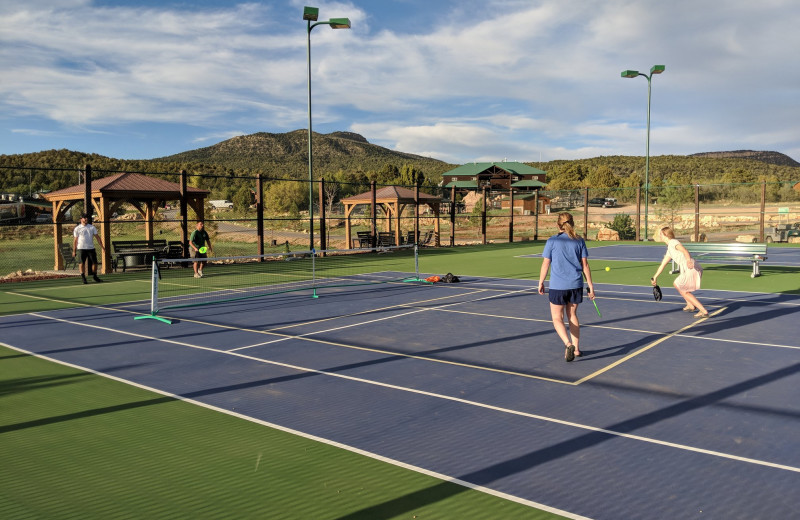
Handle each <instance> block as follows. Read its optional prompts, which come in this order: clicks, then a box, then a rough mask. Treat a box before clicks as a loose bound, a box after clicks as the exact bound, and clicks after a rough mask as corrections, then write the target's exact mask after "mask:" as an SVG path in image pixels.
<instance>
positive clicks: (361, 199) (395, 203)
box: [341, 186, 441, 248]
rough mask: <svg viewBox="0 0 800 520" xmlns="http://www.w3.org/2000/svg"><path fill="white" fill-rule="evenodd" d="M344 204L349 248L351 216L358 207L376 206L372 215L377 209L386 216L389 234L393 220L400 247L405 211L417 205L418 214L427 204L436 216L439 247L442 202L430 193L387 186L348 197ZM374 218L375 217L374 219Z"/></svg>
mask: <svg viewBox="0 0 800 520" xmlns="http://www.w3.org/2000/svg"><path fill="white" fill-rule="evenodd" d="M417 193H419V198H417ZM341 202H342V204H343V205H344V214H345V219H346V220H347V223H346V226H345V240H346V241H347V247H348V248H350V247H352V243H353V242H352V232H351V230H350V216H351V214H352V213H353V210H354V209H355V208H356V206H359V205H361V204H369V205H370V206H372V205H373V203H374V204H375V207H374V208H372V212H371V214H372V215H375V214H376V213H377V208H380V209H381V210H382V211H383V213H384V214H385V215H386V220H385V225H384V228H385V230H386V231H387V232H391V231H392V220H394V221H395V222H396V225H395V226H394V243H395V245H400V243H401V238H400V237H401V236H402V233H401V230H400V216H401V215H402V214H403V210H404V209H405V208H406V206H409V205H415V207H416V210H417V211H416V213H417V214H418V211H419V206H420V205H422V204H425V205H427V206H429V207H430V208H431V209H432V210H433V213H434V215H435V220H434V226H435V227H434V232H435V233H434V236H435V237H436V245H437V246H438V245H439V205H440V202H441V200H440V199H439V197H436V196H435V195H430V194H428V193H423V192H416V191H415V190H410V189H408V188H400V187H397V186H385V187H383V188H380V189H375V188H374V187H373V189H372V190H370V191H366V192H364V193H361V194H359V195H353V196H352V197H347V198H346V199H342V201H341ZM373 218H374V217H373ZM372 225H373V234H374V233H375V232H377V230H376V229H374V228H375V227H376V223H375V221H374V220H373V224H372ZM417 230H418V228H417Z"/></svg>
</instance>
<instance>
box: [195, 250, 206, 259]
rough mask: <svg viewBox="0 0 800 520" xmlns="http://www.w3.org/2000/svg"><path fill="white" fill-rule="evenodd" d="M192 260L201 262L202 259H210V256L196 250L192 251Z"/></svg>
mask: <svg viewBox="0 0 800 520" xmlns="http://www.w3.org/2000/svg"><path fill="white" fill-rule="evenodd" d="M192 258H196V259H198V260H200V259H201V258H208V256H207V255H206V253H201V252H200V251H195V250H194V249H192Z"/></svg>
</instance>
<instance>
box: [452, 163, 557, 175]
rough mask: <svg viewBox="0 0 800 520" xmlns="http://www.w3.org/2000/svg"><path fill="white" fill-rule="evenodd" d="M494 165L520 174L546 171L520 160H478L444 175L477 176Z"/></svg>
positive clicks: (538, 173)
mask: <svg viewBox="0 0 800 520" xmlns="http://www.w3.org/2000/svg"><path fill="white" fill-rule="evenodd" d="M492 166H496V167H498V168H500V169H501V170H505V171H507V172H511V173H516V174H518V175H541V174H544V173H547V172H545V171H544V170H540V169H539V168H534V167H533V166H528V165H527V164H523V163H520V162H505V161H504V162H476V163H467V164H462V165H461V166H459V167H457V168H454V169H452V170H450V171H449V172H445V173H443V174H442V175H452V176H457V177H461V176H464V177H466V176H473V177H474V176H475V175H478V174H479V173H482V172H484V171H486V170H488V169H489V168H491V167H492Z"/></svg>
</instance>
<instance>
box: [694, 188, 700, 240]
mask: <svg viewBox="0 0 800 520" xmlns="http://www.w3.org/2000/svg"><path fill="white" fill-rule="evenodd" d="M694 241H695V242H700V185H699V184H695V185H694Z"/></svg>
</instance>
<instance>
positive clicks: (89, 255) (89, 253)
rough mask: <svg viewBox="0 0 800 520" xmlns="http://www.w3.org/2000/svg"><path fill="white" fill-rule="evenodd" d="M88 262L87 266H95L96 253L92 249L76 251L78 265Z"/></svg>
mask: <svg viewBox="0 0 800 520" xmlns="http://www.w3.org/2000/svg"><path fill="white" fill-rule="evenodd" d="M86 260H89V265H97V251H95V250H94V249H78V263H81V264H82V263H84V262H85V261H86Z"/></svg>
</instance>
